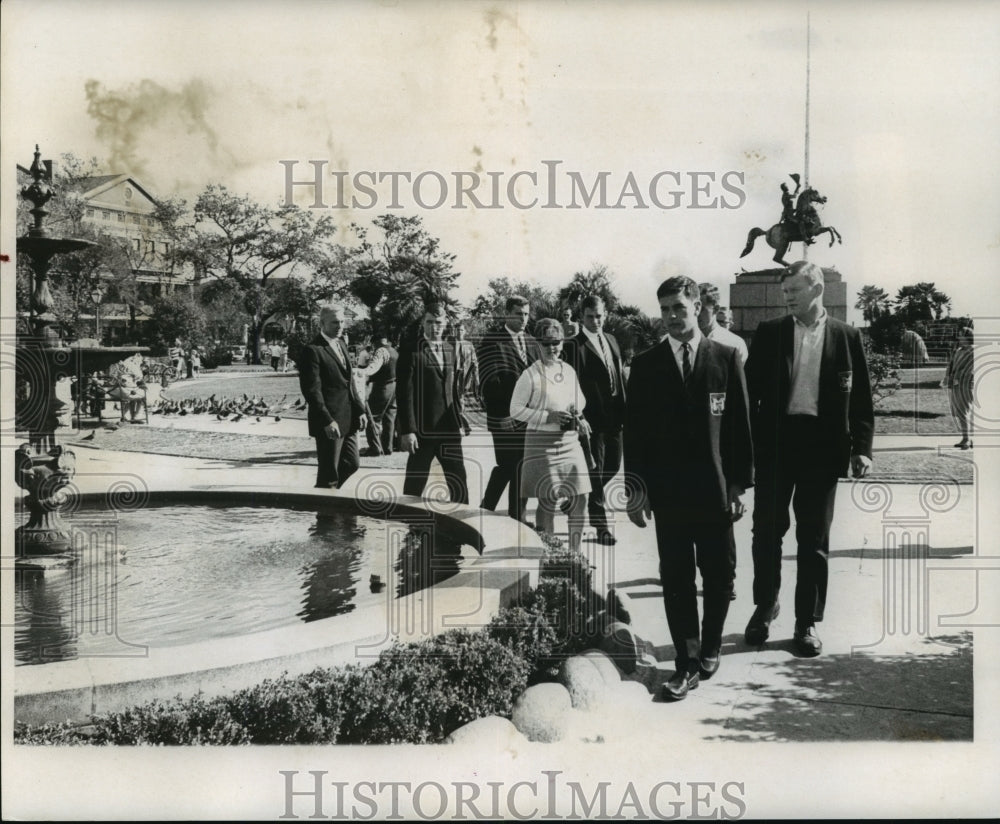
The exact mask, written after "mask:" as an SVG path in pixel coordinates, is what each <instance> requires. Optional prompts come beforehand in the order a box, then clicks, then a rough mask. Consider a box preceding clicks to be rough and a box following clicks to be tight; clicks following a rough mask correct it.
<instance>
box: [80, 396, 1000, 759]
mask: <svg viewBox="0 0 1000 824" xmlns="http://www.w3.org/2000/svg"><path fill="white" fill-rule="evenodd" d="M157 419H158V420H157ZM151 420H152V421H153V422H152V423H151V428H154V429H155V428H162V429H181V430H188V431H190V432H191V434H192V437H193V438H197V437H204V435H203V434H195V433H196V432H197V433H205V432H209V431H219V430H220V429H221V428H222V427H221V426H220V424H219V422H216V421H214V419H210V418H209V417H208V416H186V417H181V418H177V417H175V418H163V417H162V416H154V418H153V419H151ZM126 428H127V429H129V430H131V429H132V427H126ZM141 428H142V427H136V429H141ZM304 428H305V427H304V421H301V420H298V421H294V420H285V419H283V420H282V421H280V422H273V421H271V422H261V423H258V422H256V421H249V420H248V421H245V422H240V423H238V424H232V423H229V424H228V425H227V426H226V427H225V429H224V431H226V432H244V433H245V434H248V435H250V434H253V435H261V436H263V435H264V433H267V434H274V435H280V436H281V437H283V438H293V437H294V438H297V439H299V440H300V441H301V442H300V443H299V444H298V446H299V449H298V451H297V452H296V453H295V459H296V460H301V461H302V462H301V463H283V462H281V461H280V460H278V461H269V462H267V463H260V464H256V465H253V466H251V467H247V466H246V465H245V464H242V465H240V464H234V463H233V462H232V461H213V460H203V459H192V458H180V457H171V456H165V455H153V454H146V453H141V456H140V454H137V453H134V452H115V451H109V450H106V449H101V448H99V446H100V444H99V441H96V440H95V441H92V442H90V443H89V444H88V443H85V442H80V445H81V446H92V447H94V448H89V449H84V448H79V449H77V455H78V475H77V482H78V484H79V485H80V486H81V488H83V489H84V490H87V489H95V490H99V489H102V488H105V487H106V485H107V484H108V483H110V482H112V481H113V480H114V479H116V478H120V477H121V476H122V475H130V476H132V477H133V479H135V480H136V482H137V483H145V484H147V485H148V486H149V487H150V488H168V487H176V486H185V487H190V486H194V487H202V486H209V485H217V484H226V485H229V484H248V485H254V486H256V485H260V484H273V485H274V486H277V487H280V488H282V489H288V490H291V489H294V488H296V487H311V486H312V483H313V480H314V472H315V468H314V464H313V462H312V460H311V459H308V458H310V457H311V449H310V445H309V443H308V442H307V441H305V440H304V439H303V435H304ZM887 440H888V439H881V438H880V443H879V448H887V447H888V446H889V445H890V444H889V443H886V442H885V441H887ZM942 440H943V441H945V442H947V441H948V440H949V438H947V437H940V438H934V437H930V436H899V438H894V439H893V440H892V441H891V444H892V445H897V444H898V445H899V447H900V448H914V447H916V448H921V449H923V448H932V449H933V448H937V446H940V445H943V444H939V443H938V441H942ZM915 441H919V443H917V442H915ZM465 443H466V457H467V464H468V467H469V486H470V495H471V499H472V500H473V502H475V501H478V500H479V499H480V497H481V490H482V488H483V485H484V482H485V479H486V478H487V477H488V474H489V471H490V469H491V468H492V465H493V457H492V444H491V441H490V439H489V436H488V435H487V434H486V433H475V432H474V433H473V435H472V436H471V437H470V438H468V439H467V440H466V442H465ZM260 444H261V446H262V447H263V446H264V444H265V439H264V438H263V437H262V439H261V441H260ZM400 458H401V456H398V455H397V456H394V457H393V458H389V459H387V458H382V459H363V462H362V470H361V471H360V472H359V473H358V475H356V476H355V477H354V478H352V479H351V481H350V482H349V483H348V485H347V487H346V489H345V492H346V493H348V494H352V493H357V492H358V491H359V489H360V490H361V491H362V492H363V491H364V490H370V489H373V488H375V486H378V487H380V488H382V489H393V490H396V491H397V492H398V491H400V490H401V488H402V480H403V471H402V469H401V464H402V461H401V460H400ZM431 484H440V485H442V486H443V478H441V477H440V475H437V476H435V475H434V474H432V477H431ZM975 489H976V488H975V487H974V486H972V485H945V486H940V485H937V486H934V485H928V486H921V485H918V484H888V485H881V484H850V483H843V484H842V485H841V487H840V489H839V491H838V502H837V517H836V520H835V524H834V529H833V533H832V536H831V546H832V549H831V559H830V573H831V574H830V596H829V604H828V610H827V616H826V620H825V621H824V622H823V623H822V624H820V625H819V633H820V636H821V638H822V640H823V644H824V653H823V655H822V656H820V657H818V658H813V659H801V658H797V657H796V656H795V654H794V653H793V651H792V646H791V633H792V626H793V620H794V619H793V603H792V596H793V584H794V580H795V559H794V548H793V546H790V545H788V544H786V546H787V547H788V548H786V556H785V562H784V580H785V581H786V586H785V588H784V590H783V591H782V593H781V607H782V612H781V615H780V617H779V618H778V619H777V620H776V621H775V623H774V624H773V626H772V632H771V639H772V640H771V641H770V642H769V643H768V644H766V645H765V646H764V647H762V648H759V649H758V648H752V647H748V646H747V645H746V644H745V643H744V641H743V628H744V626H745V625H746V622H747V620H748V618H749V616H750V613H751V612H752V611H753V603H752V595H751V579H752V564H751V561H750V552H749V547H750V516H749V512H748V515H747V516H746V517H744V519H743V520H742V521H740V522H739V523H738V524H737V526H736V538H737V545H738V547H739V566H738V570H737V580H736V591H737V598H736V600H735V602H734V603H733V605H732V608H731V610H730V615H729V619H728V622H727V632H726V635H725V638H724V646H723V658H722V666H721V669H720V671H719V672H718V674H717V675H716V676H715V677H714V678H713V679H712V680H711V681H708V682H703V683H702V685H701V686H700V687H699V689H698V690H696V691H694V692H692V693H691V694H690V695H689V696H688V698H687V699H686V700H685V701H683V702H680V703H678V704H672V705H666V704H663V703H662V702H661V701H660V699H659V697H658V695H659V685H660V684H661V683H662V682H663V681H664V680H666V679H667V678H669V677H670V675H671V673H672V670H673V667H672V658H673V649H672V647H671V646H670V641H669V636H668V633H667V628H666V622H665V619H664V615H663V604H662V590H661V588H660V585H659V578H658V570H657V556H656V547H655V537H654V533H653V530H652V529H651V528H648V527H647V528H646V529H639V528H637V527H635V526H634V525H633V524H631V523H630V522H629V521H628V520H627V518H626V517H624V515H622V514H619V515H618V517H617V519H616V521H615V523H614V526H613V529H614V532H615V535H616V536H617V539H618V540H617V544H616V545H615V546H614V547H604V546H602V545H599V544H597V543H595V542H593V541H592V540H587V541H585V543H584V545H583V548H584V550H585V551H586V552H587V553H588V555H589V557H590V558H591V560H592V563H593V564H594V567H595V585H596V587H597V588H598V589H599V590H604V589H605V588H607V587H611V586H613V587H615V588H616V589H617V590H618V591H619V592H621V593H622V595H623V596H624V601H625V603H626V606H627V608H628V610H629V612H630V613H631V616H632V620H633V628H634V630H635V632H636V633H637V635H638V636H639V637H640V638H641V639H643V641H644V642H646V645H647V649H648V652H649V653H650V655H649V657H648V658H647V661H646V665H645V666H643V667H640V669H639V670H638V671H637V673H636V674H635V675H634V676H632V677H633V678H634V679H635V680H638V681H639V682H640V683H642V684H643V685H644V686H645V687H646V688H647V691H640V693H641V695H643V696H645V697H644V698H642V699H641V700H639V701H636V702H633V701H629V702H627V703H628V704H629V706H616V707H609V708H608V709H607V711H606V712H604V713H600V714H598V715H596V716H590V717H589V718H587V719H583V722H584V725H585V726H586V728H587V729H588V730H589V731H590V732H589V733H587V732H585V733H583V735H584V737H587V736H588V735H589V736H590V740H598V739H599V740H605V741H609V740H615V739H621V738H623V737H624V738H628V737H630V736H633V735H636V736H641V735H643V734H645V731H648V729H649V725H659V724H669V729H670V734H671V736H678V740H691V741H695V740H705V741H718V740H776V741H781V740H785V741H787V740H797V741H824V740H873V739H878V740H941V739H946V740H966V741H968V740H971V738H972V728H973V689H972V687H973V683H972V680H973V679H972V636H971V628H972V627H974V626H977V625H978V626H982V625H992V626H996V625H998V624H1000V607H998V605H996V604H994V603H989V602H986V601H984V599H982V598H981V593H980V592H979V589H978V588H979V587H982V586H983V577H984V576H985V575H987V574H988V573H992V574H994V575H995V574H996V569H995V567H997V566H1000V564H998V562H997V559H996V558H994V559H992V561H991V560H990V559H989V558H981V557H980V555H979V554H978V551H977V547H979V546H981V544H980V542H979V541H978V540H977V535H976V523H977V513H978V511H979V509H980V508H981V507H982V502H977V501H976V499H975V496H976V492H975ZM619 492H620V487H619V486H615V488H613V489H611V490H610V492H609V498H610V499H612V500H616V499H618V498H620V494H619ZM747 503H748V506H752V503H753V501H752V494H749V495H748V500H747ZM532 517H533V512H532V510H531V509H530V508H529V518H532ZM557 528H562V529H565V519H560V520H559V521H557ZM793 532H794V526H793V528H792V533H793ZM790 534H791V533H790ZM991 564H992V567H994V569H991V568H990V567H991Z"/></svg>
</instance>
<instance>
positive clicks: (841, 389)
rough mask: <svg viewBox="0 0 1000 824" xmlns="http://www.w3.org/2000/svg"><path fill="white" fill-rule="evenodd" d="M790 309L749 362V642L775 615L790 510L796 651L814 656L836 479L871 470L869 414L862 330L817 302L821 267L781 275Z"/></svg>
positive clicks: (761, 329) (765, 326)
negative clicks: (752, 486)
mask: <svg viewBox="0 0 1000 824" xmlns="http://www.w3.org/2000/svg"><path fill="white" fill-rule="evenodd" d="M781 292H782V295H783V296H784V299H785V304H786V305H787V307H788V311H789V314H788V315H786V316H785V317H783V318H778V319H776V320H768V321H764V322H763V323H761V324H760V326H758V327H757V332H756V334H755V335H754V336H753V341H752V343H751V347H750V359H749V361H748V362H747V387H748V390H749V392H750V420H751V423H752V424H753V433H754V457H755V470H756V478H757V487H756V490H755V494H754V508H753V570H754V577H753V600H754V604H755V605H756V609H755V610H754V613H753V615H752V616H751V618H750V621H749V623H748V624H747V627H746V632H745V638H746V642H747V643H748V644H751V645H753V646H758V645H760V644H763V643H764V642H765V641H766V640H767V639H768V637H769V635H770V626H771V622H772V621H773V620H774V619H775V618H776V617H777V616H778V612H779V609H780V608H779V604H778V592H779V589H780V587H781V559H782V552H781V542H782V538H783V537H784V535H785V533H786V532H787V531H788V528H789V526H790V523H791V519H790V518H789V515H788V507H789V504H791V506H792V509H793V510H794V512H795V538H796V542H797V545H798V551H797V556H796V559H797V560H796V582H795V632H794V634H793V642H794V645H795V649H796V651H797V652H798V653H799V654H800V655H804V656H814V655H819V654H820V652H821V651H822V649H823V644H822V642H821V641H820V639H819V635H818V634H817V632H816V624H817V623H818V622H819V621H822V620H823V614H824V609H825V607H826V590H827V582H828V578H829V569H828V562H829V554H830V525H831V523H832V522H833V506H834V500H835V498H836V494H837V480H838V478H843V477H847V474H848V471H850V472H851V474H852V475H853V476H854V477H855V478H862V477H864V476H865V475H866V474H868V470H869V468H870V467H871V463H872V434H873V432H874V422H875V417H874V411H873V406H872V391H871V383H870V381H869V377H868V364H867V362H866V361H865V353H864V347H863V346H862V342H861V335H860V334H859V332H858V330H857V329H855V328H854V327H853V326H848V325H847V324H846V323H843V322H842V321H839V320H837V319H836V318H832V317H830V316H829V314H828V313H827V311H826V309H825V308H824V307H823V270H822V269H820V268H819V267H818V266H817V265H816V264H814V263H807V262H806V261H799V262H797V263H793V264H792V265H791V266H790V267H788V269H787V270H786V271H785V272H784V274H783V275H782V280H781Z"/></svg>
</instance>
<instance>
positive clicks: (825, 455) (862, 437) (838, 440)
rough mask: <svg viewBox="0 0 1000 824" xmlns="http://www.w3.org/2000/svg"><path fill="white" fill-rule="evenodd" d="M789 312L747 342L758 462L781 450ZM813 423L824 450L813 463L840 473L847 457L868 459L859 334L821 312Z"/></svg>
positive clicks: (869, 431) (868, 405)
mask: <svg viewBox="0 0 1000 824" xmlns="http://www.w3.org/2000/svg"><path fill="white" fill-rule="evenodd" d="M794 323H795V321H794V319H793V318H792V316H791V315H786V316H785V317H783V318H778V319H776V320H768V321H764V322H763V323H761V324H760V326H758V327H757V332H756V334H754V336H753V340H752V341H751V343H750V358H749V360H748V361H747V387H748V389H749V392H750V419H751V423H752V425H753V432H754V448H755V451H756V454H757V460H758V462H759V463H768V464H770V463H773V462H774V461H775V459H776V458H777V456H779V455H780V454H782V453H783V450H784V445H785V444H784V438H785V431H784V427H783V426H782V420H783V419H784V416H785V412H786V410H787V408H788V397H789V393H790V392H791V386H792V361H793V359H794V355H795V337H794V336H795V326H794ZM819 425H820V427H821V428H822V431H823V435H824V436H823V439H822V442H823V444H824V448H823V449H822V451H821V453H820V454H819V455H817V456H816V465H817V467H818V468H821V469H822V470H824V471H827V472H829V473H833V474H836V475H837V476H839V477H846V476H847V473H848V469H849V467H850V459H851V455H865V456H867V457H869V458H870V457H871V454H872V435H873V433H874V429H875V413H874V410H873V407H872V390H871V382H870V379H869V376H868V363H867V361H866V360H865V353H864V348H863V346H862V343H861V335H860V333H859V332H858V330H857V329H855V328H854V327H853V326H848V325H847V324H846V323H843V322H842V321H839V320H837V319H835V318H832V317H830V316H829V315H828V316H827V319H826V333H825V336H824V340H823V355H822V359H821V360H820V373H819Z"/></svg>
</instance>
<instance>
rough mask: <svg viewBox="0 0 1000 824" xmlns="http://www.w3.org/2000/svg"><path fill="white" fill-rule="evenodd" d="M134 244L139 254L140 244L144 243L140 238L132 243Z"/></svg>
mask: <svg viewBox="0 0 1000 824" xmlns="http://www.w3.org/2000/svg"><path fill="white" fill-rule="evenodd" d="M132 243H133V245H134V246H135V250H136V251H137V252H138V251H139V244H140V243H142V241H141V240H139V238H136V239H135V240H133V241H132Z"/></svg>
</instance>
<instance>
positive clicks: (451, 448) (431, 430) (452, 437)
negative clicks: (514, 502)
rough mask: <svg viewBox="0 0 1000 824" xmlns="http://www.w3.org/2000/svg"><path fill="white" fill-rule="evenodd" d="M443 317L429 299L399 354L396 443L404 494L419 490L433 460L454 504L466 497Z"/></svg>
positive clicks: (456, 393) (452, 362) (457, 401)
mask: <svg viewBox="0 0 1000 824" xmlns="http://www.w3.org/2000/svg"><path fill="white" fill-rule="evenodd" d="M447 325H448V316H447V314H446V313H445V310H444V307H443V306H441V305H439V304H433V303H429V304H427V307H426V308H425V310H424V317H423V321H422V323H421V333H420V334H419V335H418V336H417V340H416V342H415V343H414V344H413V345H412V346H409V347H407V348H405V349H404V350H403V352H401V353H400V356H399V361H398V363H397V366H396V397H397V401H398V406H399V409H398V413H399V432H400V445H401V446H402V449H403V451H404V452H408V453H409V457H408V458H407V459H406V478H405V480H404V481H403V494H404V495H418V496H419V495H422V494H423V492H424V487H425V486H426V485H427V476H428V474H429V473H430V468H431V461H433V460H434V458H437V459H438V463H440V464H441V469H442V470H443V471H444V477H445V482H446V483H447V484H448V496H449V498H450V500H451V501H452V502H453V503H460V504H467V503H468V502H469V487H468V482H467V478H466V474H465V461H464V458H463V455H462V431H461V423H460V420H461V419H460V416H459V412H460V411H461V395H460V389H459V386H458V372H457V370H456V368H455V366H456V359H455V347H454V346H452V345H451V344H449V343H448V342H447V341H445V340H444V330H445V327H446V326H447Z"/></svg>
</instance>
